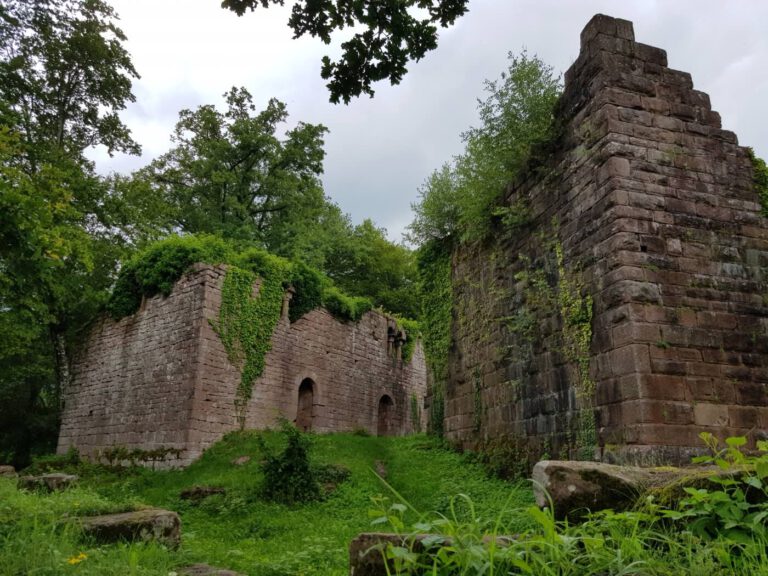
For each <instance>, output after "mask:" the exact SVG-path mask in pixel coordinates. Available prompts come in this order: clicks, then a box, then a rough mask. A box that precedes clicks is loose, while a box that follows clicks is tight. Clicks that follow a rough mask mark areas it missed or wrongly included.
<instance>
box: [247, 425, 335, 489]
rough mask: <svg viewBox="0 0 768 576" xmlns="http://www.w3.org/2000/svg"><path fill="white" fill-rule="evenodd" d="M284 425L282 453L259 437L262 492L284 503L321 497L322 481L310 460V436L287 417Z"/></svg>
mask: <svg viewBox="0 0 768 576" xmlns="http://www.w3.org/2000/svg"><path fill="white" fill-rule="evenodd" d="M281 428H282V432H283V436H284V438H285V441H286V445H285V448H284V449H283V451H282V452H280V453H279V454H275V453H273V452H272V450H270V449H269V448H268V447H267V445H266V444H265V443H264V441H263V440H262V439H261V438H259V445H260V448H261V451H262V453H263V455H264V461H263V462H262V464H261V469H262V471H263V473H264V481H263V484H262V487H261V492H262V495H263V496H264V497H265V498H267V499H268V500H273V501H275V502H281V503H283V504H296V503H299V502H310V501H312V500H319V499H320V494H321V493H320V485H319V483H318V481H317V478H316V477H315V474H314V472H313V470H312V466H311V464H310V461H309V437H308V436H306V435H305V434H302V433H301V432H300V431H299V430H298V429H297V428H296V427H295V426H293V425H292V424H290V423H289V422H288V421H286V420H284V421H283V422H282V423H281Z"/></svg>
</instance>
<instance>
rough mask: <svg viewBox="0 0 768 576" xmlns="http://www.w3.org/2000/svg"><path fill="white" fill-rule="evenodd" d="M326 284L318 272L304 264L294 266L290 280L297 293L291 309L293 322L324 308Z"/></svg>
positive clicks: (299, 263) (294, 295) (298, 263)
mask: <svg viewBox="0 0 768 576" xmlns="http://www.w3.org/2000/svg"><path fill="white" fill-rule="evenodd" d="M326 282H327V281H324V279H323V277H322V275H321V274H320V273H319V272H318V271H317V270H314V269H313V268H310V267H309V266H307V265H306V264H304V263H303V262H297V263H296V264H294V266H293V271H292V272H291V279H290V284H291V286H293V289H294V291H295V292H294V294H293V298H292V299H291V307H290V309H289V315H290V318H291V322H295V321H296V320H298V319H299V318H301V317H302V316H304V314H306V313H307V312H311V311H312V310H314V309H315V308H319V307H320V306H322V304H323V284H325V283H326Z"/></svg>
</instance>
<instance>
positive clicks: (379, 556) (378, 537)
mask: <svg viewBox="0 0 768 576" xmlns="http://www.w3.org/2000/svg"><path fill="white" fill-rule="evenodd" d="M512 538H513V537H512V536H498V537H496V539H495V545H496V546H508V545H509V543H510V541H511V540H512ZM424 542H427V546H429V548H428V549H427V548H425V544H424ZM491 542H492V540H491V539H490V537H486V538H485V539H484V540H483V543H484V544H490V543H491ZM451 544H452V540H451V538H449V537H444V536H437V535H435V534H419V535H417V536H415V537H406V536H403V535H400V534H388V533H376V532H368V533H364V534H360V535H358V536H357V537H355V539H354V540H352V542H350V544H349V574H350V576H390V575H391V574H394V573H395V567H394V563H392V562H391V561H390V562H389V566H387V561H386V560H385V559H384V554H383V551H384V550H385V549H386V547H387V546H388V545H392V546H404V547H406V548H408V549H409V550H412V551H413V552H416V553H421V552H425V551H429V552H430V553H431V552H432V551H433V550H436V549H438V548H439V547H440V546H441V545H445V546H450V545H451Z"/></svg>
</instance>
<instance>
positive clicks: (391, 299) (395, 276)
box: [324, 220, 419, 318]
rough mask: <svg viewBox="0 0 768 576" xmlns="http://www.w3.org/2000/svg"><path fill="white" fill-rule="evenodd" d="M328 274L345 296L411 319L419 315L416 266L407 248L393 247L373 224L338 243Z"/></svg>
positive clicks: (329, 257) (330, 255)
mask: <svg viewBox="0 0 768 576" xmlns="http://www.w3.org/2000/svg"><path fill="white" fill-rule="evenodd" d="M324 269H325V272H326V273H327V274H328V276H329V277H330V278H331V279H332V280H333V281H334V282H335V283H336V285H337V286H339V287H340V288H341V289H342V290H344V291H345V292H348V293H349V294H352V295H355V296H366V297H369V298H371V299H372V301H373V304H374V305H375V306H382V307H383V308H384V309H386V310H388V311H390V312H394V313H397V314H403V315H406V316H409V317H411V318H416V317H418V315H419V304H418V293H417V290H416V262H415V260H414V257H413V253H412V252H411V251H410V250H408V249H407V248H406V247H404V246H401V245H398V244H393V243H392V242H390V241H389V240H388V239H387V237H386V230H384V229H383V228H377V227H376V226H375V225H374V224H373V222H372V221H371V220H365V221H363V223H362V224H359V225H358V226H355V227H354V229H352V230H351V233H350V234H349V235H348V236H347V237H341V238H339V239H338V241H337V243H336V244H335V245H334V246H331V248H330V251H329V253H328V255H327V257H326V261H325V267H324Z"/></svg>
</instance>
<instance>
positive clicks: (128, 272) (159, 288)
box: [107, 236, 234, 319]
mask: <svg viewBox="0 0 768 576" xmlns="http://www.w3.org/2000/svg"><path fill="white" fill-rule="evenodd" d="M233 253H234V252H233V250H232V247H231V246H230V245H229V244H227V243H226V242H225V241H224V240H222V239H221V238H217V237H215V236H184V237H181V236H171V237H170V238H167V239H166V240H162V241H160V242H156V243H155V244H152V245H151V246H150V247H149V248H147V249H146V250H143V251H141V252H139V253H138V254H136V255H135V256H134V257H133V258H131V259H130V260H128V262H126V263H124V264H123V267H122V269H121V270H120V274H119V276H118V278H117V282H116V283H115V287H114V289H113V290H112V295H111V296H110V298H109V302H108V303H107V310H108V311H109V312H110V314H112V316H113V317H114V318H118V319H119V318H122V317H124V316H129V315H131V314H133V313H134V312H136V310H138V309H139V306H140V305H141V299H142V297H143V296H146V297H152V296H154V295H156V294H163V295H164V296H167V295H168V294H170V293H171V290H172V289H173V285H174V283H175V282H176V281H177V280H178V279H179V278H181V276H182V274H184V272H186V271H187V270H188V269H189V267H190V266H192V264H195V263H197V262H206V263H209V264H219V263H221V262H228V261H230V260H231V259H232V256H233Z"/></svg>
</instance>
